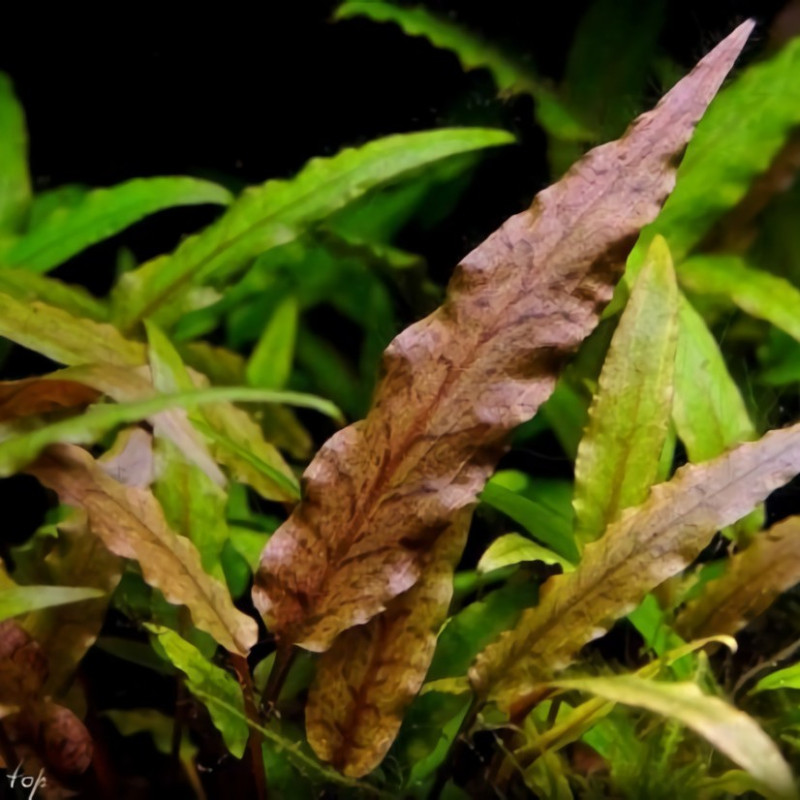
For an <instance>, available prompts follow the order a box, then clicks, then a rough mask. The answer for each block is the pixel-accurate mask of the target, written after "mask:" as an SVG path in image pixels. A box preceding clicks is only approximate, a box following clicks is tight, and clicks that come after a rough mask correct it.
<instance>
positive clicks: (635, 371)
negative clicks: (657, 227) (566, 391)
mask: <svg viewBox="0 0 800 800" xmlns="http://www.w3.org/2000/svg"><path fill="white" fill-rule="evenodd" d="M677 315H678V287H677V284H676V282H675V271H674V269H673V267H672V259H671V258H670V254H669V249H668V248H667V243H666V242H665V241H664V239H662V238H661V237H658V238H656V239H654V240H653V244H652V245H651V247H650V252H649V254H648V256H647V259H646V261H645V266H644V269H643V270H642V272H641V273H640V274H639V277H638V279H637V281H636V284H635V285H634V288H633V291H632V292H631V296H630V299H629V300H628V305H627V307H626V308H625V311H624V313H623V314H622V318H621V319H620V322H619V325H618V326H617V329H616V331H615V332H614V338H613V339H612V340H611V346H610V347H609V350H608V355H607V356H606V360H605V362H604V364H603V369H602V372H601V373H600V381H599V386H598V390H597V393H596V394H595V396H594V399H593V400H592V405H591V407H590V408H589V424H588V426H587V427H586V430H585V432H584V435H583V438H582V439H581V442H580V445H579V446H578V457H577V459H576V462H575V499H574V501H573V504H574V507H575V526H576V528H575V537H576V539H577V541H578V542H579V543H580V544H582V545H583V544H586V543H587V542H592V541H594V540H595V539H597V538H599V537H600V536H601V535H602V533H603V531H604V530H605V528H606V526H607V525H608V524H609V523H610V522H612V521H613V520H614V519H616V518H617V517H618V516H619V513H620V512H621V511H622V510H623V509H625V508H629V507H630V506H634V505H637V504H638V503H641V502H642V500H644V498H645V497H646V496H647V492H648V490H649V489H650V487H651V486H652V485H653V484H654V483H655V482H656V478H657V474H658V465H659V458H660V455H661V451H662V449H663V447H664V442H665V440H666V438H667V431H668V429H669V423H670V412H671V410H672V376H673V370H674V367H675V348H676V344H677V340H678V317H677Z"/></svg>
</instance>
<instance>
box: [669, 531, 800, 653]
mask: <svg viewBox="0 0 800 800" xmlns="http://www.w3.org/2000/svg"><path fill="white" fill-rule="evenodd" d="M799 582H800V517H789V518H788V519H785V520H783V521H781V522H778V523H776V524H775V525H773V526H772V527H771V528H770V529H769V530H766V531H764V532H763V533H759V534H758V535H756V537H755V539H754V540H753V543H752V544H751V545H750V546H749V547H747V548H746V549H744V550H742V551H741V552H740V553H737V554H736V555H735V556H733V557H732V558H731V559H729V561H728V564H727V567H726V569H725V572H724V574H723V575H722V576H721V577H720V578H718V579H717V580H715V581H711V582H710V583H707V584H706V585H705V586H704V587H703V591H702V592H701V593H700V595H699V596H698V597H696V598H695V599H694V600H692V601H691V602H690V603H689V604H688V605H687V606H686V608H685V609H684V610H683V611H682V612H681V613H680V614H679V615H678V619H677V623H676V628H677V630H678V633H680V634H681V636H683V637H684V638H696V637H699V636H708V635H711V634H718V633H729V634H734V633H736V632H737V631H739V630H741V629H742V628H744V627H745V625H747V623H748V622H750V621H751V620H752V619H754V618H755V617H757V616H758V615H759V614H763V613H764V612H765V611H766V610H767V609H768V608H769V607H770V606H771V605H772V603H773V602H774V601H775V600H777V598H778V596H779V595H780V594H781V593H782V592H785V591H786V590H787V589H791V588H792V586H794V585H795V584H796V583H799Z"/></svg>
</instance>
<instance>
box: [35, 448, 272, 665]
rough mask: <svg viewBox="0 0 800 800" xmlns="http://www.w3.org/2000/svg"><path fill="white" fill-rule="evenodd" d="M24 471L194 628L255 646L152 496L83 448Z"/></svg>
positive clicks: (57, 453)
mask: <svg viewBox="0 0 800 800" xmlns="http://www.w3.org/2000/svg"><path fill="white" fill-rule="evenodd" d="M27 471H28V472H30V473H31V474H32V475H34V476H35V477H36V478H38V479H39V480H40V481H41V482H42V483H43V484H44V485H45V486H47V487H49V488H50V489H53V490H54V491H55V492H57V493H58V495H59V497H60V499H61V502H63V503H66V504H68V505H73V506H78V507H79V508H82V509H84V510H85V511H86V514H87V516H88V519H89V528H90V530H91V531H92V533H93V534H94V535H96V536H98V537H99V538H100V539H101V540H102V542H103V544H104V545H105V546H106V548H108V550H110V551H111V552H112V553H114V554H115V555H118V556H122V557H123V558H132V559H136V560H137V561H138V562H139V565H140V566H141V568H142V574H143V576H144V579H145V581H147V583H149V584H150V585H151V586H155V587H156V588H158V589H160V590H161V592H162V593H163V594H164V597H165V598H166V599H167V600H168V601H169V602H171V603H176V604H182V605H185V606H186V607H187V608H188V609H189V611H190V612H191V614H192V620H193V622H194V624H195V625H196V626H197V627H198V628H200V629H201V630H204V631H206V632H207V633H210V634H211V635H212V636H213V637H214V638H215V639H216V640H217V642H219V643H220V644H221V645H222V646H223V647H225V648H226V649H227V650H229V651H231V652H238V653H242V654H244V655H246V654H247V652H248V651H249V650H250V648H251V647H252V646H253V644H254V643H255V641H256V637H257V633H258V629H257V626H256V623H255V620H253V619H251V618H250V617H248V616H246V615H245V614H242V613H241V612H240V611H238V610H237V609H236V608H235V607H234V605H233V602H232V601H231V598H230V595H229V594H228V590H227V589H226V588H225V587H224V586H223V585H222V584H221V583H219V581H217V580H215V579H214V578H212V577H211V576H210V575H208V574H207V573H206V572H204V571H203V568H202V566H201V564H200V555H199V553H198V552H197V548H196V547H195V546H194V545H193V544H192V542H191V541H189V539H187V538H186V537H184V536H179V535H177V534H176V533H175V532H174V531H172V530H171V529H170V528H169V527H168V525H167V523H166V521H165V519H164V513H163V511H162V510H161V507H160V506H159V504H158V502H157V501H156V499H155V498H154V497H153V495H152V493H151V492H150V491H148V490H145V489H136V488H132V487H128V486H123V485H122V484H120V483H117V482H116V481H115V480H113V479H112V478H110V477H109V476H108V475H107V474H106V473H105V472H104V471H103V469H102V468H101V467H99V466H98V465H97V463H96V462H95V461H94V459H93V458H92V457H91V456H90V455H89V454H88V453H87V452H86V451H85V450H82V449H81V448H80V447H75V446H74V445H56V446H53V447H50V448H49V449H48V450H47V451H46V452H45V454H44V455H43V456H42V457H40V458H39V460H38V461H36V462H35V463H34V464H32V465H31V466H30V467H28V468H27Z"/></svg>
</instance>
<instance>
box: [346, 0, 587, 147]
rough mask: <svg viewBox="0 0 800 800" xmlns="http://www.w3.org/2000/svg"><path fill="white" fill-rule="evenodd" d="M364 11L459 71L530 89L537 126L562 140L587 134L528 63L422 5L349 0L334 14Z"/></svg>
mask: <svg viewBox="0 0 800 800" xmlns="http://www.w3.org/2000/svg"><path fill="white" fill-rule="evenodd" d="M358 16H364V17H367V18H368V19H371V20H373V21H374V22H393V23H395V24H397V25H399V26H400V28H401V29H402V30H403V32H404V33H405V34H406V35H408V36H422V37H424V38H425V39H427V40H428V41H429V42H430V43H431V44H432V45H433V46H434V47H438V48H440V49H442V50H449V51H450V52H451V53H453V54H455V55H456V56H457V58H458V60H459V61H460V62H461V66H462V68H463V69H464V70H470V69H478V68H483V69H487V70H488V71H489V73H490V74H491V76H492V78H493V79H494V82H495V84H496V85H497V88H498V89H499V90H500V91H501V92H508V93H517V92H525V93H526V94H530V95H531V96H533V97H534V99H535V100H536V101H537V109H536V111H537V117H538V119H539V122H540V123H541V125H542V127H544V128H545V130H547V131H548V132H549V133H551V134H553V135H554V136H557V137H559V138H562V139H568V140H583V141H585V140H586V139H590V138H592V134H591V133H590V132H589V131H588V130H587V129H586V127H585V126H584V125H583V124H582V123H581V122H580V120H579V119H578V118H577V117H576V116H575V114H573V112H572V111H570V110H569V109H568V108H567V106H566V105H565V104H564V103H562V102H561V101H560V100H559V99H558V97H557V96H556V94H555V92H553V91H552V90H551V89H550V88H549V87H548V86H547V85H546V84H545V83H544V82H543V81H542V80H541V79H540V78H538V77H537V76H536V75H535V74H534V73H533V72H532V71H531V69H530V67H528V66H526V65H523V64H522V63H518V62H517V61H516V60H515V59H513V58H511V57H510V56H509V55H507V54H506V53H505V52H504V51H503V50H502V49H500V48H498V47H495V46H493V45H491V44H489V43H487V42H486V41H484V40H483V39H482V38H481V37H479V36H476V35H475V34H472V33H470V32H469V31H466V30H464V29H463V28H461V27H460V26H458V25H456V24H454V23H453V22H450V21H449V20H447V19H443V18H441V17H437V16H436V15H435V14H432V13H430V12H429V11H427V10H426V9H424V8H421V7H417V8H406V7H401V6H397V5H393V4H392V3H385V2H381V0H348V2H345V3H343V4H342V5H341V6H339V8H338V9H337V10H336V14H335V18H336V19H347V18H350V17H358Z"/></svg>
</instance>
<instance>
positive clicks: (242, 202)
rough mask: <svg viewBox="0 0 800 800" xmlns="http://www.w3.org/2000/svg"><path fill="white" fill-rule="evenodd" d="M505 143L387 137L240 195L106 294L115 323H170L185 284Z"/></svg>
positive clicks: (495, 133)
mask: <svg viewBox="0 0 800 800" xmlns="http://www.w3.org/2000/svg"><path fill="white" fill-rule="evenodd" d="M512 141H514V139H513V137H512V136H511V134H509V133H506V132H505V131H500V130H491V129H484V128H453V129H443V130H437V131H428V132H423V133H410V134H405V135H399V136H389V137H386V138H384V139H378V140H376V141H373V142H369V143H368V144H366V145H364V146H363V147H360V148H358V149H347V150H343V151H342V152H340V153H339V154H338V155H336V156H334V157H332V158H317V159H312V160H311V161H310V162H309V163H308V164H307V165H306V166H305V167H304V168H303V169H302V170H301V171H300V173H299V174H298V175H297V176H296V177H295V178H294V179H292V180H290V181H278V180H274V181H268V182H267V183H265V184H264V185H262V186H257V187H253V188H250V189H248V190H246V191H245V192H244V193H243V194H242V195H241V196H240V197H239V198H237V200H236V201H235V202H234V204H233V205H232V206H231V207H230V209H229V210H228V211H227V212H226V213H225V214H224V215H223V216H222V217H221V218H220V219H219V220H218V221H217V222H215V223H214V224H213V225H211V226H209V227H208V228H206V229H205V230H204V231H203V232H202V233H201V234H199V235H197V236H192V237H189V238H188V239H185V240H184V241H183V242H182V243H181V244H180V246H179V247H178V249H177V250H176V251H175V252H174V253H173V254H172V255H171V256H169V257H166V258H164V257H162V258H159V259H155V260H154V261H150V262H148V263H147V264H144V265H143V266H142V267H140V268H139V269H137V270H134V271H133V272H130V273H127V274H126V275H124V276H123V277H122V278H121V280H120V282H119V284H118V286H117V289H116V291H115V292H114V295H113V299H114V303H115V307H116V310H117V314H116V318H117V320H118V321H119V323H120V325H121V326H122V327H123V329H126V330H127V329H129V328H130V327H132V326H133V325H135V324H136V323H137V322H138V321H139V320H141V319H144V318H146V317H148V316H151V315H153V314H157V315H158V317H157V318H158V319H159V320H160V321H161V322H162V324H166V323H168V322H170V321H175V320H177V319H178V318H179V317H180V315H181V314H182V313H183V311H184V309H183V308H182V306H181V303H180V298H181V297H182V296H185V291H186V290H187V289H188V288H190V287H191V286H192V285H198V284H203V283H205V282H208V281H209V280H212V279H213V280H223V279H225V278H228V277H230V276H231V275H233V274H235V273H236V272H238V271H239V270H241V269H242V268H243V267H244V266H246V265H247V264H248V263H249V262H250V261H252V259H253V258H255V257H256V256H257V255H259V254H261V253H264V252H265V251H267V250H269V249H271V248H273V247H276V246H278V245H282V244H286V243H287V242H291V241H293V240H294V239H296V238H297V237H298V236H299V235H300V234H301V233H302V232H303V230H304V229H305V228H307V227H308V226H309V225H311V224H313V223H315V222H319V221H321V220H323V219H326V218H327V217H329V216H330V215H331V214H333V213H334V212H336V211H338V210H340V209H342V208H344V207H345V206H347V205H348V204H349V203H352V202H353V201H355V200H357V199H358V198H360V197H363V196H364V195H365V194H366V193H367V192H368V191H370V190H371V189H374V188H376V187H378V186H381V185H383V184H385V183H388V182H390V181H394V180H398V179H401V178H403V177H404V176H406V175H407V174H409V173H411V172H413V171H415V170H418V169H420V168H422V167H425V166H427V165H429V164H432V163H434V162H436V161H439V160H441V159H444V158H448V157H449V156H453V155H456V154H458V153H465V152H469V151H472V150H479V149H482V148H485V147H494V146H497V145H502V144H509V143H510V142H512Z"/></svg>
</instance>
